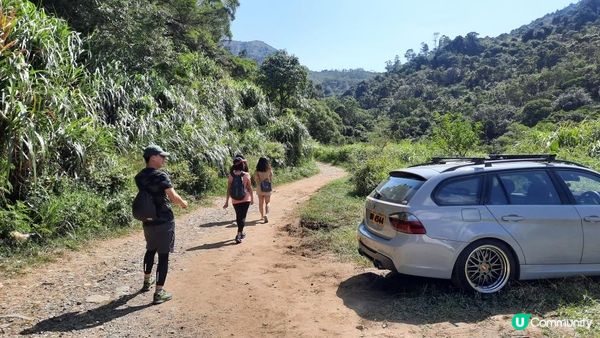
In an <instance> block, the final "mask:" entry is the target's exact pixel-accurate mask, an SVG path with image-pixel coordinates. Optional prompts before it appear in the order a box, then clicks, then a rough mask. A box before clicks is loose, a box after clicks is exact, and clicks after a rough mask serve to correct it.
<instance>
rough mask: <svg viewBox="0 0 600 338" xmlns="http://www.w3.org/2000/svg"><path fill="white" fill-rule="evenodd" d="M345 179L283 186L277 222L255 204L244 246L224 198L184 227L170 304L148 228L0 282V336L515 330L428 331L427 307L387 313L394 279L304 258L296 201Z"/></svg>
mask: <svg viewBox="0 0 600 338" xmlns="http://www.w3.org/2000/svg"><path fill="white" fill-rule="evenodd" d="M343 175H344V172H343V171H342V170H341V169H338V168H335V167H332V166H328V165H321V172H320V173H319V174H318V175H315V176H313V177H310V178H306V179H303V180H300V181H297V182H294V183H290V184H287V185H283V186H280V187H276V190H275V192H274V194H273V202H272V206H271V210H272V211H271V215H270V222H269V223H267V224H263V222H262V221H257V220H258V218H259V213H258V210H257V207H256V205H254V206H252V207H251V209H250V211H249V216H248V219H247V220H248V221H249V222H248V226H247V228H246V233H247V237H246V239H245V240H244V242H243V243H242V244H239V245H236V244H234V242H233V237H234V236H235V233H236V226H235V225H234V224H233V222H232V220H233V219H234V212H233V209H232V208H231V207H230V208H229V209H228V210H223V209H222V207H221V206H222V204H223V199H222V198H220V199H217V200H216V201H215V203H214V205H213V206H212V207H210V208H200V209H199V210H197V211H195V212H193V213H190V214H188V215H186V216H183V217H181V218H179V219H177V230H176V231H177V240H176V252H175V253H174V254H173V255H172V260H171V265H170V273H169V275H168V278H167V283H166V286H165V288H166V289H167V290H169V291H170V292H171V293H172V294H173V300H171V301H169V302H166V303H164V304H161V305H157V306H153V305H151V304H150V303H151V300H152V292H148V293H139V292H138V290H139V288H140V287H141V282H142V280H141V278H142V275H141V271H140V269H141V265H142V264H141V261H142V257H143V253H144V240H143V234H142V233H141V231H140V232H136V233H135V234H132V235H130V236H126V237H124V238H119V239H114V240H108V241H98V242H96V243H93V244H92V245H90V246H89V249H87V250H84V251H80V252H72V253H69V254H67V255H66V256H65V257H63V258H60V259H59V260H58V261H57V262H54V263H50V264H48V265H47V266H46V267H45V268H38V269H34V270H32V271H30V272H28V273H27V274H25V275H24V276H20V277H17V278H15V279H11V280H2V279H0V335H2V336H19V335H28V336H67V337H69V336H77V337H98V336H101V337H157V336H162V337H204V336H206V337H234V336H237V337H265V336H273V337H282V336H286V337H320V336H340V337H348V336H350V337H361V336H384V337H388V336H393V337H396V336H429V335H436V336H440V335H441V336H449V335H453V336H457V335H458V336H461V335H464V336H470V335H476V336H495V335H497V334H499V332H500V331H503V330H505V329H506V327H503V326H506V322H507V321H506V320H501V321H495V322H494V321H493V320H492V323H491V324H489V323H488V325H485V328H482V327H478V325H471V324H470V323H469V324H465V325H463V324H464V323H458V324H457V323H448V322H441V323H440V322H437V323H431V322H427V320H426V319H425V318H426V314H422V313H419V312H418V311H419V310H420V309H416V312H415V310H413V309H408V310H407V309H402V307H403V305H402V304H401V303H394V304H391V305H392V307H391V308H393V309H395V310H393V311H394V313H384V312H383V311H386V312H387V311H388V309H389V308H390V304H387V306H385V307H382V306H381V304H382V303H381V302H382V301H385V300H388V303H389V299H390V297H391V298H392V299H393V297H394V296H393V295H394V294H395V293H397V290H395V291H393V292H391V295H390V292H389V290H387V291H386V283H387V285H388V286H389V283H394V284H395V283H396V282H394V281H393V280H391V281H390V280H389V279H386V278H384V277H382V275H383V273H381V272H378V271H376V270H373V269H364V268H359V267H356V266H355V265H353V264H351V263H341V262H339V261H337V260H336V259H335V258H334V257H332V256H328V255H327V254H322V253H319V254H317V255H309V256H310V258H309V257H305V256H302V255H300V254H298V253H297V251H298V250H295V248H297V246H298V239H297V238H293V237H290V236H289V235H288V234H287V232H285V231H283V228H284V227H285V226H286V225H288V224H290V223H294V222H296V221H297V217H296V215H295V214H294V211H295V209H296V207H297V205H298V204H299V203H302V202H303V201H305V200H306V199H308V198H309V197H310V195H311V194H313V193H314V192H316V191H317V190H318V189H319V188H320V187H322V186H323V185H325V184H326V183H328V182H329V181H331V180H333V179H336V178H339V177H342V176H343ZM331 203H335V201H331ZM388 289H389V287H388ZM382 290H383V291H382ZM400 299H401V298H400ZM393 301H394V302H397V299H394V300H393ZM421 310H422V309H421ZM390 318H392V319H395V320H391V321H389V319H390ZM485 318H486V317H483V318H475V319H474V320H473V321H474V322H479V321H480V320H481V321H485V320H486V319H485ZM487 320H489V318H488V319H487ZM509 322H510V321H508V323H509ZM499 323H500V324H499ZM423 324H426V325H423ZM508 325H510V324H508Z"/></svg>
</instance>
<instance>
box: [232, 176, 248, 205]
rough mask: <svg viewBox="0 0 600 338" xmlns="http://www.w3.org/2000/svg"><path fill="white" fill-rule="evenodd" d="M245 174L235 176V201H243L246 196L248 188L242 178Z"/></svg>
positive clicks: (233, 185)
mask: <svg viewBox="0 0 600 338" xmlns="http://www.w3.org/2000/svg"><path fill="white" fill-rule="evenodd" d="M243 175H244V173H241V174H239V175H233V182H231V191H230V194H231V198H233V199H234V200H243V199H244V197H245V196H246V187H245V186H244V180H243V179H242V176H243Z"/></svg>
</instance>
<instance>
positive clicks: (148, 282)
mask: <svg viewBox="0 0 600 338" xmlns="http://www.w3.org/2000/svg"><path fill="white" fill-rule="evenodd" d="M154 282H156V278H154V277H150V278H148V279H144V285H143V286H142V290H141V291H142V292H147V291H150V288H152V285H154Z"/></svg>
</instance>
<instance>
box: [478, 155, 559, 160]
mask: <svg viewBox="0 0 600 338" xmlns="http://www.w3.org/2000/svg"><path fill="white" fill-rule="evenodd" d="M487 159H489V160H538V161H548V162H554V161H555V160H556V154H490V155H489V156H488V158H487Z"/></svg>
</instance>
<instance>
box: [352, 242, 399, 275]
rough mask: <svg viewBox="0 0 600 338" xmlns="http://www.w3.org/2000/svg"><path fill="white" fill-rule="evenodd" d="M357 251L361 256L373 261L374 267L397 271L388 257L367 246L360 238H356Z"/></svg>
mask: <svg viewBox="0 0 600 338" xmlns="http://www.w3.org/2000/svg"><path fill="white" fill-rule="evenodd" d="M358 253H359V254H360V255H361V256H363V257H365V258H367V259H369V260H370V261H371V262H373V265H375V267H376V268H378V269H382V270H391V271H394V272H398V271H396V266H394V262H392V260H391V259H390V258H389V257H387V256H384V255H382V254H380V253H379V252H377V251H375V250H373V249H371V248H369V247H368V246H366V245H365V244H364V243H363V242H362V241H361V240H358Z"/></svg>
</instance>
